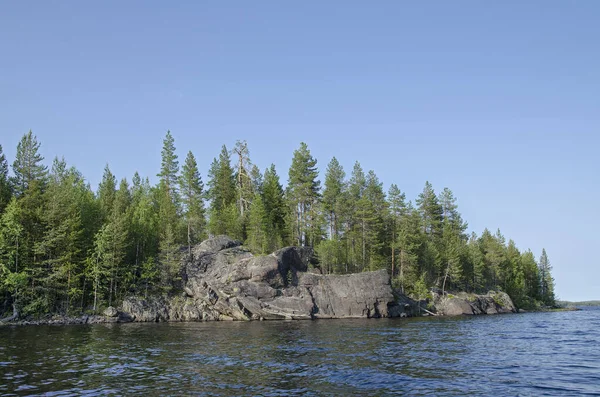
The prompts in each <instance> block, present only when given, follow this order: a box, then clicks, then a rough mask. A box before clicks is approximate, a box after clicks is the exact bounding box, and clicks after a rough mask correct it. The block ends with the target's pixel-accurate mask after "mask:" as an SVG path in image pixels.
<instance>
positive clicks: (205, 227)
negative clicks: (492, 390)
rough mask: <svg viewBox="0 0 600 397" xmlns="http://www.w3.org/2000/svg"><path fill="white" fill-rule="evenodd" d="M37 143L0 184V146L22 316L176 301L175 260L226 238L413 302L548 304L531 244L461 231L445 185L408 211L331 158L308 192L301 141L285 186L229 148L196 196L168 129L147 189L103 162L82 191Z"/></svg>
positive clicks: (310, 175)
mask: <svg viewBox="0 0 600 397" xmlns="http://www.w3.org/2000/svg"><path fill="white" fill-rule="evenodd" d="M39 148H40V143H38V142H37V139H36V137H35V136H33V134H32V133H31V132H29V133H28V134H25V135H24V136H23V138H22V139H21V141H20V142H19V146H18V148H17V154H16V159H15V161H14V163H13V173H14V175H13V176H12V177H9V175H8V166H7V164H8V163H7V161H6V158H5V156H4V154H3V152H2V148H1V147H0V299H1V300H2V302H5V303H4V307H7V305H10V304H14V305H15V306H18V308H19V310H21V312H22V313H24V314H34V315H42V314H45V313H49V312H60V313H82V312H87V313H89V312H98V311H99V310H100V309H101V308H103V307H106V306H108V305H118V304H119V303H120V302H121V300H122V299H123V297H124V296H126V295H127V294H130V293H131V294H136V293H143V294H144V295H147V294H151V293H170V294H176V293H179V292H180V290H181V288H182V276H183V275H184V273H183V271H182V270H183V268H182V256H186V255H184V253H187V256H189V254H190V253H191V248H192V246H193V245H194V244H196V243H198V242H199V241H201V240H202V239H203V238H205V237H206V236H207V234H209V233H210V234H212V235H219V234H227V235H229V236H231V237H233V238H236V239H240V240H242V241H243V243H244V244H245V245H247V246H248V247H249V248H250V249H251V250H252V251H253V252H255V253H257V254H268V253H270V252H273V251H275V250H277V249H279V248H281V247H283V246H285V245H291V244H297V245H308V246H312V247H314V249H315V252H316V256H317V259H318V261H319V262H320V268H321V269H322V271H323V272H325V273H337V274H343V273H350V272H361V271H367V270H375V269H387V270H388V272H389V273H390V275H391V280H392V283H393V286H394V287H395V288H398V289H399V290H401V291H402V292H404V293H407V294H410V295H412V296H414V297H415V298H418V299H423V298H426V297H428V296H430V295H431V294H430V292H429V291H430V290H431V289H432V288H439V289H442V290H444V291H457V290H466V291H469V292H470V291H476V292H480V291H487V290H490V289H494V290H502V291H505V292H507V293H508V294H509V295H510V296H511V297H512V298H513V301H514V302H515V304H516V305H517V306H518V307H520V308H525V309H527V308H537V307H543V306H553V305H554V304H555V296H554V279H553V278H552V274H551V273H552V266H551V265H550V261H549V259H548V256H547V253H546V251H545V250H544V251H543V252H542V255H541V257H540V259H539V261H536V259H535V257H534V255H533V253H531V251H525V252H520V251H519V249H518V248H517V246H516V244H515V243H514V242H513V241H512V240H510V241H508V243H507V242H506V239H505V237H504V236H503V235H502V233H501V232H500V231H497V232H496V233H491V232H490V231H489V230H487V229H486V230H484V231H483V233H482V234H481V235H480V236H477V235H476V234H475V233H472V234H471V235H468V234H467V223H466V222H465V221H464V220H463V219H462V217H461V215H460V213H459V211H458V205H457V200H456V197H455V196H454V194H453V192H452V191H451V190H450V189H448V188H444V189H443V190H442V191H441V193H440V194H439V195H436V193H435V190H434V188H433V186H432V185H431V184H430V183H429V182H427V183H426V184H425V187H424V189H423V191H422V192H421V194H419V196H418V197H417V199H416V201H415V203H416V208H415V206H413V202H411V201H409V200H407V198H406V195H405V194H404V193H403V192H402V191H401V190H400V188H399V187H398V186H397V185H395V184H392V185H391V186H390V189H389V191H388V194H387V197H386V193H385V192H384V190H383V184H382V182H381V181H380V180H379V179H378V177H377V175H376V174H375V172H374V171H369V172H367V173H365V172H364V171H363V169H362V167H361V165H360V163H359V162H356V163H355V164H354V167H353V170H352V173H351V175H350V177H349V178H348V179H347V178H346V174H345V172H344V169H343V167H342V165H341V164H340V163H339V161H338V160H337V159H336V158H335V157H334V158H332V160H331V161H330V163H329V164H328V166H327V169H326V171H325V182H324V188H323V190H321V183H320V181H319V179H318V177H319V171H318V169H317V160H316V159H315V158H314V157H313V156H312V155H311V153H310V151H309V150H308V146H307V145H306V144H305V143H301V144H300V147H299V148H298V149H297V150H296V151H294V154H293V159H292V164H291V166H290V169H289V171H288V177H289V180H288V184H287V186H286V187H285V188H284V186H282V184H281V182H280V178H279V175H278V174H277V171H276V169H275V165H271V166H270V167H269V168H267V169H266V170H265V172H264V175H261V172H260V171H259V169H258V167H257V166H256V165H254V164H252V162H251V161H250V154H249V150H248V145H247V144H246V142H245V141H238V142H236V144H235V146H234V150H233V151H232V152H229V151H228V150H227V148H226V147H225V146H223V147H222V150H221V153H220V154H219V156H218V158H216V159H214V161H213V162H212V164H211V166H210V170H209V173H208V178H207V187H208V189H207V192H205V191H204V185H203V181H202V178H201V177H200V172H199V169H198V168H199V167H198V164H197V161H196V158H195V157H194V155H193V154H192V152H189V151H188V153H187V156H186V157H185V161H184V162H183V166H182V167H181V170H180V169H179V163H178V156H177V153H176V148H175V141H174V139H173V136H172V135H171V133H170V132H169V131H167V134H166V136H165V138H164V140H163V148H162V152H161V168H160V173H159V174H158V177H159V180H158V183H157V184H156V185H155V186H151V185H150V182H149V180H148V178H142V177H141V176H140V175H139V174H138V173H137V172H136V173H135V175H133V178H132V179H131V186H130V185H129V183H128V182H127V179H125V178H122V179H120V182H119V183H118V184H117V178H116V176H115V175H114V174H113V173H112V172H111V170H110V168H109V166H108V165H106V167H105V168H104V174H103V177H102V181H101V183H100V184H99V186H98V189H97V192H96V194H94V192H93V191H92V190H91V188H90V187H89V185H88V184H86V183H85V180H84V177H83V175H81V173H80V172H79V171H77V170H76V169H75V168H73V167H68V166H67V164H66V162H65V160H63V159H56V160H55V161H54V163H53V165H52V169H51V172H50V173H49V174H48V170H47V168H46V167H45V166H44V165H43V164H42V162H43V157H42V156H41V154H40V153H39ZM231 156H233V157H231ZM232 159H233V165H232ZM9 181H10V183H9ZM204 200H208V210H207V211H205V209H204ZM207 218H208V219H207ZM184 247H185V248H184ZM290 277H292V276H291V273H290ZM287 281H288V282H292V281H293V280H292V279H291V278H290V279H289V280H287Z"/></svg>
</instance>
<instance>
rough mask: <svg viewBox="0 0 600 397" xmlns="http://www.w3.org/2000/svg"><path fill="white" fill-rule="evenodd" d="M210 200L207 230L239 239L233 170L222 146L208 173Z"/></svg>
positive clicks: (225, 149)
mask: <svg viewBox="0 0 600 397" xmlns="http://www.w3.org/2000/svg"><path fill="white" fill-rule="evenodd" d="M208 187H209V189H208V197H209V199H210V211H209V212H210V213H209V215H210V217H209V230H210V232H211V233H212V234H213V235H220V234H229V235H231V236H232V237H235V238H238V237H241V236H240V233H239V230H237V225H238V219H239V211H238V207H237V205H236V188H235V176H234V173H233V168H231V160H230V157H229V152H228V151H227V147H225V145H223V147H222V149H221V154H220V155H219V159H218V160H217V159H214V160H213V162H212V164H211V167H210V170H209V172H208Z"/></svg>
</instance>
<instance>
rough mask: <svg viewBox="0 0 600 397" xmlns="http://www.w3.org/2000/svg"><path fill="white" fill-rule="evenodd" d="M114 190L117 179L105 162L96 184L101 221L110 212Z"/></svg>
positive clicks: (113, 199)
mask: <svg viewBox="0 0 600 397" xmlns="http://www.w3.org/2000/svg"><path fill="white" fill-rule="evenodd" d="M116 192H117V179H116V178H115V176H114V175H113V173H112V172H111V171H110V167H109V166H108V164H106V166H105V167H104V174H103V175H102V181H101V182H100V185H99V186H98V201H99V203H100V211H101V213H102V221H105V220H106V219H107V218H108V217H109V216H110V214H111V212H112V209H113V203H114V201H115V194H116Z"/></svg>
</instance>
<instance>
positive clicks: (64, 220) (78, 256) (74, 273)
mask: <svg viewBox="0 0 600 397" xmlns="http://www.w3.org/2000/svg"><path fill="white" fill-rule="evenodd" d="M85 192H86V186H85V185H84V183H83V176H82V175H81V173H80V172H79V171H77V170H76V169H74V168H67V164H66V162H65V160H64V159H61V160H59V159H58V158H57V159H55V160H54V163H53V166H52V171H51V173H50V181H49V183H48V188H47V190H46V192H45V193H44V201H45V202H46V203H47V205H46V206H45V207H44V213H43V215H42V220H43V223H44V226H45V228H46V231H45V233H44V235H43V238H42V240H41V241H39V242H38V244H37V245H36V247H35V249H36V252H37V253H38V254H39V255H40V257H41V258H42V262H41V266H42V267H43V269H44V271H43V272H42V274H43V276H42V277H41V278H40V279H38V280H37V282H38V285H40V286H41V287H42V288H44V289H45V290H44V292H43V296H42V297H41V298H42V299H41V300H40V302H44V306H45V311H53V310H57V309H58V310H60V311H62V312H66V313H68V312H69V310H70V309H71V302H72V301H73V300H74V299H79V298H81V295H82V293H83V292H82V290H81V288H80V279H81V277H83V271H84V269H83V268H84V249H85V248H86V243H85V241H83V237H84V227H83V223H82V214H83V200H85V198H86V197H85Z"/></svg>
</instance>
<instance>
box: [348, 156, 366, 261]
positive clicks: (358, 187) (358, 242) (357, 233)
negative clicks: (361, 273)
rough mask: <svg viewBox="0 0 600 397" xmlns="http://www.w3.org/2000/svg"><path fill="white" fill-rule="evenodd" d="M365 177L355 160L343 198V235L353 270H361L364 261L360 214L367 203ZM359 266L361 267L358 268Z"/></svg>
mask: <svg viewBox="0 0 600 397" xmlns="http://www.w3.org/2000/svg"><path fill="white" fill-rule="evenodd" d="M366 188H367V179H366V177H365V173H364V171H363V169H362V166H361V165H360V163H359V162H358V161H357V162H355V163H354V167H353V169H352V174H351V176H350V181H349V183H348V192H347V199H346V200H345V203H344V204H345V206H344V212H345V216H344V218H345V220H346V232H345V237H346V240H347V244H348V251H349V255H348V256H349V258H348V261H349V262H350V264H351V265H352V266H353V268H354V270H355V271H358V270H361V269H362V268H363V267H364V264H365V261H366V241H365V239H364V234H365V233H364V230H363V227H362V226H363V222H362V221H361V216H360V215H361V214H362V212H364V211H365V208H366V206H367V205H368V203H367V202H366V199H365V190H366ZM359 267H360V268H361V269H359Z"/></svg>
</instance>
